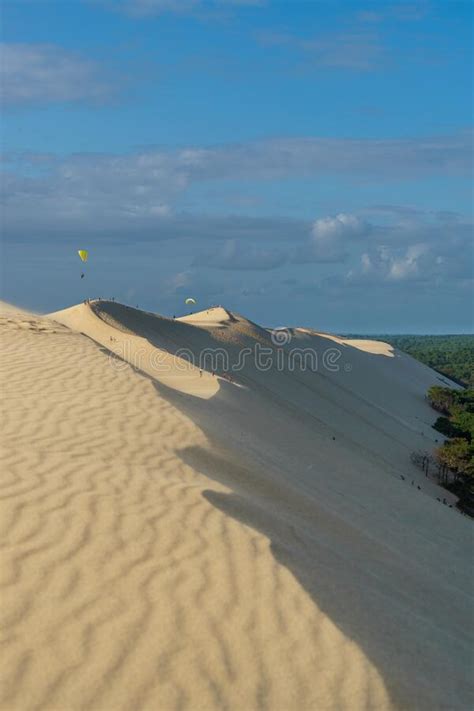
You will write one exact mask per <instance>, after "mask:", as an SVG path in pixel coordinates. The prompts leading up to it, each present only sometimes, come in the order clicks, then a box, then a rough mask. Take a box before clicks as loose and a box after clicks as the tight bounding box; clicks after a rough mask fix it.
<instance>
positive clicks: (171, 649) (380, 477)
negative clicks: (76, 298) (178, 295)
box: [0, 302, 473, 711]
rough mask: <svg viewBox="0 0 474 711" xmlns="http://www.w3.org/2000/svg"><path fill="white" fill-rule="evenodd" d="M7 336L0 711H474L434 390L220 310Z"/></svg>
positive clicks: (360, 353) (36, 320)
mask: <svg viewBox="0 0 474 711" xmlns="http://www.w3.org/2000/svg"><path fill="white" fill-rule="evenodd" d="M0 328H1V334H2V359H1V389H2V396H3V397H2V433H3V435H2V453H1V470H2V478H1V490H0V498H1V502H2V515H1V518H0V525H1V526H2V533H3V536H2V566H1V569H2V580H1V601H2V632H3V633H2V660H3V664H2V672H1V675H2V685H1V697H0V698H1V701H0V707H1V708H2V709H5V710H7V709H8V710H12V709H15V710H18V711H20V710H21V711H23V710H26V709H48V710H49V709H54V710H56V709H57V710H61V711H68V710H69V709H70V710H75V709H94V710H100V711H112V710H113V711H116V710H119V709H120V710H121V709H123V710H124V711H125V710H127V711H129V710H130V709H134V710H137V709H145V710H146V711H171V710H172V709H173V710H174V709H185V710H190V711H196V710H198V711H204V710H205V711H208V710H211V709H219V710H221V709H228V710H229V711H253V710H257V709H267V710H268V711H293V710H294V711H300V710H308V711H309V710H311V711H314V710H318V711H319V710H322V711H324V710H326V709H327V710H332V709H348V710H349V709H350V710H352V709H356V710H358V709H377V710H378V709H403V710H406V709H419V710H420V711H425V710H426V711H431V710H432V709H453V710H454V709H459V710H462V711H464V710H465V709H468V708H470V707H471V703H472V684H471V676H470V671H471V669H470V661H471V660H472V656H471V655H470V650H471V649H472V634H471V630H470V629H469V625H470V623H471V621H472V610H473V607H472V597H471V593H472V578H471V575H470V569H469V555H470V545H471V540H472V539H471V527H470V526H471V522H470V521H469V520H467V519H466V518H464V517H463V516H461V515H460V514H458V513H457V512H456V511H455V509H450V508H449V507H448V506H444V505H442V504H440V503H439V501H437V498H439V497H443V496H446V497H447V498H448V495H447V492H446V491H444V490H442V489H439V488H438V487H437V486H436V485H435V483H434V482H432V481H430V480H428V479H426V478H425V477H424V475H423V474H422V473H420V472H419V471H417V470H416V469H415V468H413V467H412V465H411V463H410V452H411V451H413V449H418V448H421V449H430V448H432V447H433V446H435V439H437V438H438V437H440V435H438V434H437V433H436V432H435V431H434V430H433V429H432V428H431V424H432V422H433V421H434V419H435V416H434V413H433V412H432V411H431V409H430V408H429V407H428V405H427V404H426V402H425V400H424V394H425V392H426V390H427V388H428V387H429V386H430V385H432V384H438V383H439V382H440V380H439V378H440V376H439V375H438V374H436V373H434V372H433V371H432V370H430V369H429V368H427V367H425V366H423V365H421V364H420V363H417V362H416V361H414V360H413V359H411V358H409V357H408V356H406V355H403V354H401V353H399V352H397V351H394V350H393V349H391V348H390V347H389V346H387V345H386V344H383V345H381V344H380V343H375V342H368V341H367V342H360V341H357V342H352V341H348V340H345V339H340V338H337V337H334V336H329V335H326V334H318V333H315V332H313V331H310V330H308V329H293V330H291V331H287V332H284V336H283V340H284V341H285V342H284V343H281V345H280V346H277V345H275V343H274V340H275V335H274V334H271V333H270V332H269V331H267V330H266V329H264V328H261V327H259V326H258V325H256V324H253V323H252V322H250V321H248V320H247V319H245V318H243V317H241V316H239V315H238V314H233V313H230V312H228V311H226V310H225V309H222V308H216V309H210V310H209V311H207V312H202V313H200V314H194V315H191V316H187V317H185V318H181V319H175V320H173V319H166V318H163V317H161V316H158V315H155V314H150V313H145V312H142V311H138V310H136V309H132V308H129V307H126V306H123V305H121V304H117V303H112V302H92V303H91V304H80V305H78V306H75V307H72V308H70V309H66V310H64V311H60V312H57V313H55V314H51V315H50V316H49V317H42V316H37V315H33V314H28V313H26V312H23V311H20V310H17V309H15V308H12V307H7V306H4V307H3V308H2V309H1V313H0ZM295 348H296V349H300V350H299V353H300V355H299V358H302V357H303V356H304V353H305V352H307V351H303V349H309V350H310V351H311V352H312V353H313V354H316V355H317V361H318V363H317V365H318V367H317V368H316V369H309V368H306V369H302V368H301V367H298V362H300V361H299V360H298V358H297V357H296V355H295V353H296V352H295V350H294V349H295ZM244 353H246V354H247V355H246V356H245V357H244V356H243V354H244ZM338 354H339V355H338ZM261 356H262V357H263V358H264V362H263V365H264V367H262V362H261V360H260V357H261ZM265 357H266V358H267V360H266V361H265ZM226 358H227V359H228V360H227V362H224V361H225V359H226ZM223 359H224V360H223ZM269 363H270V365H269ZM267 366H268V367H267ZM402 476H403V477H405V479H402V478H401V477H402ZM412 481H413V485H412V483H411V482H412ZM418 486H419V487H421V488H420V489H418V488H417V487H418ZM450 500H451V499H450Z"/></svg>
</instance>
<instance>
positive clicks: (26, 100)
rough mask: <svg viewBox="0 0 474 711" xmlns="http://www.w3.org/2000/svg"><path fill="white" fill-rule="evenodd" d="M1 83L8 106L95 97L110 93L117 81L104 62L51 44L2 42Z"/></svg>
mask: <svg viewBox="0 0 474 711" xmlns="http://www.w3.org/2000/svg"><path fill="white" fill-rule="evenodd" d="M0 53H1V63H0V87H1V98H2V102H3V103H4V105H6V106H11V105H23V104H38V103H40V104H45V103H50V102H71V101H93V102H100V101H103V100H104V99H106V98H108V97H110V96H111V95H112V93H113V90H114V89H113V85H112V82H111V81H110V80H108V79H107V78H106V76H105V72H104V71H103V69H102V68H101V66H100V65H99V64H98V63H97V62H94V61H92V60H89V59H87V58H85V57H83V56H81V55H79V54H75V53H72V52H70V51H68V50H65V49H63V48H62V47H58V46H56V45H51V44H8V43H1V44H0Z"/></svg>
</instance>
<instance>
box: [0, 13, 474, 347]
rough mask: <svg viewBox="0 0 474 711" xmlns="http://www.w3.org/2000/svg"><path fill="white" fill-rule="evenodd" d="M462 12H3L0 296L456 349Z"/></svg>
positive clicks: (467, 177) (468, 129) (464, 254)
mask: <svg viewBox="0 0 474 711" xmlns="http://www.w3.org/2000/svg"><path fill="white" fill-rule="evenodd" d="M473 8H474V6H473V3H471V2H459V1H458V0H441V1H439V2H435V1H433V2H431V1H430V0H420V1H416V0H415V1H414V2H397V1H393V2H392V1H390V0H387V1H384V0H378V2H371V1H370V0H369V1H367V2H363V1H359V0H357V1H356V0H353V1H352V0H343V1H342V2H338V0H327V1H326V0H306V1H305V2H300V1H299V0H291V1H290V0H286V1H281V0H280V1H278V0H60V1H56V0H51V1H49V0H14V1H13V2H12V1H9V0H6V1H5V0H4V2H3V10H2V32H1V40H2V43H1V63H0V75H1V76H0V89H1V100H2V106H3V112H2V120H1V126H0V133H1V139H2V161H1V170H2V175H1V181H0V183H1V184H0V188H1V194H2V197H1V199H2V224H1V228H2V229H1V245H0V246H1V254H0V256H1V263H2V268H1V274H0V291H1V298H2V299H4V300H6V301H10V302H13V303H16V304H19V305H21V306H24V307H27V308H31V309H34V310H37V311H40V312H45V311H54V310H57V309H61V308H65V307H67V306H70V305H72V304H74V303H78V302H80V301H82V300H83V299H85V298H87V297H95V296H102V297H104V298H106V297H109V296H114V297H115V298H116V299H117V300H119V301H122V302H125V303H128V304H131V305H132V306H136V305H138V306H139V307H140V308H143V309H147V310H150V311H155V312H158V313H161V314H164V315H168V316H171V315H181V314H183V313H186V311H187V307H186V306H185V305H184V299H185V298H186V297H188V296H192V297H194V298H195V299H196V300H197V302H198V307H199V308H207V307H208V306H210V305H214V304H222V305H224V306H226V307H227V308H229V309H231V310H233V311H237V312H238V313H241V314H243V315H245V316H247V317H248V318H250V319H252V320H254V321H256V322H258V323H260V324H262V325H265V326H285V325H286V326H307V327H311V328H315V329H319V330H323V331H330V332H336V333H367V334H370V333H463V332H472V331H473V330H474V318H473V306H472V304H473V285H474V282H473V230H472V223H473V210H472V167H473V141H472V126H473V88H472V87H473V64H472V59H473V57H472V47H473V42H472V40H473V37H472V19H473V18H472V15H473ZM78 249H87V250H89V260H88V262H87V265H85V267H84V270H83V269H82V266H83V265H82V264H81V262H80V259H79V257H78V255H77V250H78ZM83 271H84V272H85V277H84V279H81V278H80V277H81V273H82V272H83Z"/></svg>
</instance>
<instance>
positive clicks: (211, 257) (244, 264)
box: [193, 239, 288, 271]
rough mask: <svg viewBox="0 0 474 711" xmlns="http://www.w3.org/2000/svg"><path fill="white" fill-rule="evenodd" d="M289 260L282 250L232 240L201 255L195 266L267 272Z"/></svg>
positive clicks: (195, 261)
mask: <svg viewBox="0 0 474 711" xmlns="http://www.w3.org/2000/svg"><path fill="white" fill-rule="evenodd" d="M287 259H288V255H287V254H286V253H285V252H284V251H283V250H281V249H275V248H272V247H271V248H269V247H260V246H258V245H255V244H249V243H242V242H240V241H237V240H235V239H231V240H227V241H226V242H225V243H224V245H223V246H222V247H220V248H218V249H216V248H214V249H213V250H211V251H205V252H202V253H199V254H198V255H197V256H196V258H195V259H194V262H193V264H194V265H195V266H206V267H213V268H217V269H228V270H236V271H241V270H249V271H267V270H270V269H276V268H277V267H280V266H282V265H283V264H285V263H286V261H287Z"/></svg>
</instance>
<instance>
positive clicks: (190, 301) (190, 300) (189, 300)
mask: <svg viewBox="0 0 474 711" xmlns="http://www.w3.org/2000/svg"><path fill="white" fill-rule="evenodd" d="M184 303H185V304H195V303H196V299H193V298H192V297H191V296H190V297H188V298H187V299H186V301H185V302H184Z"/></svg>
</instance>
